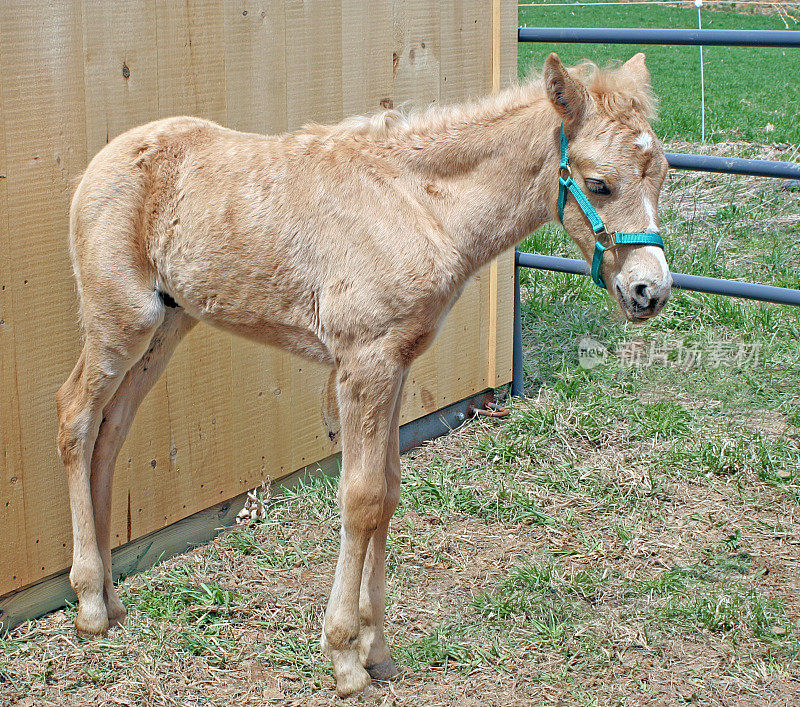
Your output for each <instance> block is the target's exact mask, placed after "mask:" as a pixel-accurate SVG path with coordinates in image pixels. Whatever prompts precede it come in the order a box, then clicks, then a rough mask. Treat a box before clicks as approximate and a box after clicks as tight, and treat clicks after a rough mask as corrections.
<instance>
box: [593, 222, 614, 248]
mask: <svg viewBox="0 0 800 707" xmlns="http://www.w3.org/2000/svg"><path fill="white" fill-rule="evenodd" d="M594 235H595V238H596V239H597V242H598V243H600V244H601V245H602V246H603V248H605V249H606V250H611V249H612V248H616V247H617V245H618V243H617V237H616V233H615V232H613V231H609V230H608V229H607V228H606V226H605V224H603V228H601V229H600V230H599V231H596V232H595V234H594ZM600 236H605V238H606V243H608V245H606V243H601V241H600Z"/></svg>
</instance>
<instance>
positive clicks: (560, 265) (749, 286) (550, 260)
mask: <svg viewBox="0 0 800 707" xmlns="http://www.w3.org/2000/svg"><path fill="white" fill-rule="evenodd" d="M516 262H517V265H518V266H519V267H522V268H537V269H539V270H553V271H554V272H565V273H571V274H573V275H589V265H588V264H587V263H586V261H585V260H575V259H574V258H557V257H556V256H554V255H539V254H537V253H520V252H517V254H516ZM672 284H673V286H674V287H677V288H679V289H681V290H694V291H695V292H708V293H709V294H713V295H728V296H729V297H744V298H745V299H754V300H760V301H762V302H775V303H776V304H793V305H795V306H796V307H800V290H790V289H789V288H787V287H773V286H772V285H759V284H757V283H754V282H742V281H741V280H722V279H719V278H715V277H703V276H700V275H684V274H683V273H672Z"/></svg>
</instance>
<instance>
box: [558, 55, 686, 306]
mask: <svg viewBox="0 0 800 707" xmlns="http://www.w3.org/2000/svg"><path fill="white" fill-rule="evenodd" d="M544 84H545V89H546V92H547V97H548V98H549V100H550V102H551V103H552V104H553V106H554V108H555V109H556V111H557V112H558V114H559V116H560V117H561V120H562V123H563V130H564V134H565V137H566V139H567V144H568V150H567V152H568V156H569V170H571V176H572V179H573V180H574V182H575V184H576V185H577V186H578V187H579V188H580V190H581V191H582V192H583V193H584V194H585V195H586V196H587V197H588V199H589V202H590V203H591V206H592V207H593V208H594V210H595V211H596V212H597V214H598V215H599V216H600V218H601V219H602V221H603V224H605V229H606V230H607V232H608V234H612V233H615V232H616V233H629V234H631V233H633V234H636V233H639V234H641V233H657V232H658V228H659V223H658V214H657V211H656V207H657V204H658V195H659V192H660V191H661V185H662V184H663V182H664V177H665V176H666V173H667V160H666V158H665V157H664V152H663V150H662V149H661V144H660V143H659V141H658V138H656V136H655V134H654V133H653V130H652V128H651V127H650V123H649V119H650V118H651V117H652V115H653V108H654V99H653V98H652V95H651V94H650V75H649V73H648V71H647V67H646V66H645V63H644V54H637V55H636V56H634V57H633V58H632V59H630V60H629V61H628V62H627V63H625V64H624V65H622V66H621V67H619V68H618V69H616V70H613V71H601V70H598V69H597V67H595V66H594V65H591V64H585V65H582V66H579V67H577V68H575V69H566V68H565V67H564V66H563V65H562V63H561V61H560V60H559V58H558V56H557V55H556V54H551V55H550V56H549V57H548V58H547V61H546V63H545V67H544ZM556 166H557V165H556ZM561 175H562V176H563V177H565V178H566V177H568V176H569V175H568V170H566V169H562V170H561ZM553 184H554V193H556V196H554V197H553V201H554V203H553V205H552V206H554V207H555V208H554V213H557V212H558V208H557V201H556V200H557V198H558V197H557V192H558V189H557V186H558V178H557V177H556V178H554V179H553ZM590 210H591V209H590ZM562 223H563V225H564V228H565V229H566V230H567V232H568V233H569V235H570V236H571V237H572V238H573V240H574V241H575V242H576V243H577V244H578V246H579V247H580V249H581V251H582V252H583V254H584V257H586V259H587V260H588V261H589V262H590V263H591V262H592V261H593V258H594V257H595V253H596V243H597V242H598V241H599V242H600V243H601V245H602V246H605V247H606V248H607V250H605V252H602V261H601V263H600V269H599V273H598V274H599V277H598V278H597V281H598V284H602V285H604V286H605V288H606V289H607V290H608V292H609V293H610V294H611V295H612V296H613V297H614V298H615V299H616V300H617V302H619V306H620V308H621V309H622V311H623V313H624V314H625V316H626V317H627V318H628V319H629V320H630V321H634V322H636V321H643V320H644V319H647V318H649V317H652V316H654V315H656V314H658V312H659V311H660V310H661V308H662V307H663V306H664V303H665V302H666V301H667V299H668V298H669V294H670V290H671V287H672V276H671V275H670V272H669V267H668V266H667V261H666V259H665V258H664V252H663V250H662V249H661V248H659V247H658V246H656V245H646V244H641V240H647V236H645V237H644V239H642V238H639V241H640V244H634V245H614V244H613V241H614V239H613V238H612V237H610V236H609V235H608V234H607V233H606V232H605V231H603V230H601V231H599V233H598V232H596V231H597V223H595V227H593V226H592V225H591V223H590V220H589V218H587V215H586V214H585V213H584V210H582V209H581V207H580V205H579V204H578V201H577V200H576V198H575V196H574V195H573V194H572V193H570V194H569V195H568V196H567V197H566V201H565V202H564V205H563V218H562ZM618 240H624V238H619V239H618ZM633 240H636V239H635V238H634V239H633Z"/></svg>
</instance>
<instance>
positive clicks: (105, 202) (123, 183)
mask: <svg viewBox="0 0 800 707" xmlns="http://www.w3.org/2000/svg"><path fill="white" fill-rule="evenodd" d="M176 122H177V121H176V119H169V120H166V121H157V122H156V123H150V124H148V125H143V126H141V127H138V128H134V129H133V130H130V131H128V132H126V133H123V134H122V135H120V136H118V137H116V138H114V140H112V141H111V142H110V143H109V144H108V145H106V146H105V147H104V148H103V149H102V150H100V152H99V153H97V155H96V156H95V157H94V159H93V160H92V161H91V162H90V163H89V166H88V167H87V168H86V171H85V172H84V174H83V176H82V177H81V180H80V182H79V183H78V186H77V188H76V189H75V194H74V196H73V197H72V203H71V206H70V214H69V252H70V258H71V260H72V269H73V271H74V273H75V281H76V283H77V289H78V298H79V317H80V322H81V328H82V330H83V331H84V334H85V333H86V328H87V326H89V325H90V324H91V321H92V320H93V318H99V319H102V318H104V317H105V318H108V316H109V314H110V315H111V316H113V313H114V307H115V306H116V307H122V308H125V309H129V310H130V308H133V309H134V310H136V312H135V314H136V315H137V316H136V317H135V318H136V319H139V320H140V321H141V323H142V324H143V325H144V326H150V325H151V324H152V323H153V322H155V321H157V320H158V319H159V318H160V317H161V316H162V314H163V303H162V301H161V299H160V297H159V296H158V293H157V285H156V281H157V274H156V271H155V267H154V266H153V263H152V262H151V260H150V258H149V256H148V251H149V248H148V243H147V239H148V236H147V230H148V225H149V224H148V218H147V214H146V209H147V208H148V201H149V198H150V195H152V193H153V172H154V169H155V167H156V164H155V163H156V161H157V156H158V154H159V152H160V148H161V145H162V144H163V138H164V135H165V133H166V132H167V129H169V128H171V129H172V130H173V133H174V131H175V128H179V127H180V126H178V125H176V124H175V123H176ZM100 310H103V312H101V311H100Z"/></svg>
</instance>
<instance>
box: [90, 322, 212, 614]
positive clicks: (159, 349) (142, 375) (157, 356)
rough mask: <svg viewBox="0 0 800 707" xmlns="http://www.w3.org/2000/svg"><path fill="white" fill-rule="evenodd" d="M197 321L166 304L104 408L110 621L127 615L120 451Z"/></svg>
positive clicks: (97, 468)
mask: <svg viewBox="0 0 800 707" xmlns="http://www.w3.org/2000/svg"><path fill="white" fill-rule="evenodd" d="M195 323H196V320H194V319H192V318H191V317H190V316H189V315H187V314H186V313H185V312H184V311H183V310H180V309H172V308H170V309H167V310H166V312H165V315H164V321H163V323H162V324H161V326H160V327H159V328H158V329H157V330H156V332H155V333H154V334H153V337H152V339H151V340H150V345H149V346H148V347H147V350H146V351H145V353H144V355H143V356H142V357H141V358H140V359H139V360H138V361H137V362H136V364H135V365H134V366H133V368H131V369H130V370H129V371H128V373H127V374H126V375H125V378H124V379H123V381H122V383H120V386H119V388H117V391H116V393H114V396H113V397H112V398H111V400H110V401H109V402H108V404H107V405H106V406H105V408H104V410H103V421H102V423H101V424H100V431H99V432H98V433H97V441H96V442H95V445H94V453H93V455H92V505H93V506H94V524H95V530H96V533H97V546H98V549H99V551H100V557H101V558H102V560H103V570H104V578H103V598H104V599H105V604H106V612H107V614H108V622H109V625H111V626H113V625H115V624H119V623H122V622H124V620H125V615H126V612H125V606H124V605H123V604H122V602H121V601H120V599H119V596H118V595H117V591H116V589H115V588H114V581H113V579H112V574H111V543H110V539H111V527H110V522H111V487H112V481H113V478H114V466H115V464H116V461H117V455H118V454H119V450H120V448H121V447H122V443H123V442H124V441H125V438H126V437H127V436H128V431H129V430H130V427H131V423H132V422H133V418H134V416H135V415H136V411H137V410H138V409H139V405H140V404H141V402H142V400H144V398H145V396H146V395H147V393H148V392H149V391H150V389H151V388H152V387H153V385H155V383H156V381H157V380H158V379H159V378H160V377H161V374H162V373H163V372H164V369H165V368H166V367H167V363H169V360H170V358H171V357H172V354H173V352H174V351H175V348H176V347H177V346H178V344H179V343H180V341H181V339H182V338H183V337H184V336H185V335H186V334H187V333H188V332H189V330H190V329H191V328H192V327H193V326H194V325H195Z"/></svg>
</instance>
